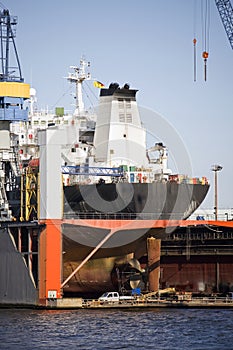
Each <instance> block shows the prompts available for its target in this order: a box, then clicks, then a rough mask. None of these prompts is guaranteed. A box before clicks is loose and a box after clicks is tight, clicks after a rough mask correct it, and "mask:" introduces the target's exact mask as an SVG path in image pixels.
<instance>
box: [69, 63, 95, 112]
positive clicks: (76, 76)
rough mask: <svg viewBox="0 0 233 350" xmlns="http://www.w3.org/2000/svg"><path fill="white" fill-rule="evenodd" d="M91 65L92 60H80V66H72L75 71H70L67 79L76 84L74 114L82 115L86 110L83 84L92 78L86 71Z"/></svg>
mask: <svg viewBox="0 0 233 350" xmlns="http://www.w3.org/2000/svg"><path fill="white" fill-rule="evenodd" d="M87 67H90V62H87V61H86V60H85V59H84V58H81V60H80V67H77V66H71V67H70V68H71V69H73V70H74V72H73V73H69V76H68V77H67V80H68V81H69V82H71V83H74V84H75V85H76V95H75V99H76V104H75V112H74V115H76V116H80V115H81V114H82V113H83V112H84V103H83V94H82V84H83V82H84V81H85V80H90V79H91V74H90V73H89V72H86V68H87Z"/></svg>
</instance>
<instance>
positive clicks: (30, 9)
mask: <svg viewBox="0 0 233 350" xmlns="http://www.w3.org/2000/svg"><path fill="white" fill-rule="evenodd" d="M208 1H209V22H208V23H206V26H205V25H204V24H205V22H204V21H203V13H202V11H201V8H202V6H201V3H202V4H205V2H206V0H144V1H141V0H118V1H109V0H108V1H107V0H99V1H96V0H89V1H88V0H86V1H80V0H66V1H62V0H61V1H56V0H47V1H44V0H40V1H29V0H20V1H16V0H2V1H1V3H2V4H4V6H5V7H6V8H8V9H9V10H10V13H11V15H16V16H17V17H18V25H17V37H16V46H17V51H18V55H19V59H20V63H21V68H22V72H23V76H24V79H25V82H27V83H29V84H31V86H32V87H34V88H35V89H36V91H37V98H38V107H39V108H48V109H54V108H55V106H64V107H65V109H66V110H72V109H73V108H74V106H73V97H72V95H71V92H72V90H71V87H70V84H69V83H68V82H67V80H66V79H65V77H67V74H68V72H69V71H70V69H69V67H70V66H72V65H79V61H80V58H81V57H82V56H84V57H85V58H86V59H87V60H88V61H90V62H91V67H90V72H91V74H92V77H93V79H96V80H99V81H101V82H102V83H103V84H105V85H106V86H108V84H109V83H111V82H118V83H119V84H120V85H123V84H124V83H126V82H127V83H129V84H130V86H131V87H132V88H135V89H138V90H139V91H138V93H137V101H138V104H139V106H141V107H143V109H144V110H148V111H150V112H151V111H152V114H151V113H149V114H148V116H149V117H148V118H153V113H156V115H157V114H159V115H160V116H161V120H163V123H165V124H167V125H168V129H167V130H168V132H169V135H170V136H169V137H167V136H166V135H165V139H167V142H168V148H169V152H170V153H171V154H172V158H173V160H174V158H176V154H177V153H176V151H177V152H180V151H179V150H176V143H175V142H169V140H170V139H171V138H173V135H176V136H175V137H178V138H179V139H180V140H181V141H182V144H183V147H184V148H185V152H186V153H187V154H188V155H189V161H190V163H191V168H192V176H194V177H202V176H206V177H207V178H208V179H209V181H210V184H211V188H210V191H209V193H208V195H207V197H206V199H205V201H204V202H203V204H202V207H203V208H213V207H214V173H213V172H212V171H211V166H212V165H214V164H219V165H221V166H222V167H223V169H222V171H221V172H219V173H218V206H219V208H233V163H232V158H231V157H232V156H231V153H232V152H233V98H232V92H233V50H232V49H231V46H230V43H229V41H228V38H227V35H226V33H225V30H224V27H223V25H222V22H221V18H220V15H219V13H218V10H217V7H216V5H215V1H214V0H208ZM231 1H232V0H231ZM203 28H209V30H208V31H206V32H207V33H208V36H207V38H208V40H207V47H205V43H206V42H205V36H204V35H203V33H204V32H205V30H203ZM194 36H195V37H196V38H197V65H196V69H197V77H196V81H195V82H194V73H193V72H194V62H193V61H194V59H193V56H194V51H193V38H194ZM204 49H207V50H208V52H209V58H208V60H207V81H204V63H203V58H202V52H203V51H204ZM90 86H92V85H90ZM92 90H93V91H92V92H90V96H88V97H89V98H91V97H93V98H94V100H93V102H92V103H93V104H96V103H97V97H98V93H99V91H98V89H94V88H93V89H92ZM88 91H89V90H88ZM150 116H151V117H150ZM155 120H156V122H158V118H156V119H155ZM145 124H147V121H145ZM148 124H149V125H150V128H151V130H150V132H151V133H152V134H155V135H157V137H158V138H161V136H164V133H163V132H162V134H161V133H160V125H158V124H156V123H153V121H152V120H150V122H149V123H148ZM151 125H153V126H152V127H151ZM145 126H146V125H145ZM171 130H172V131H173V132H171ZM173 141H174V140H173ZM169 146H171V147H172V149H170V147H169ZM179 157H180V160H179V162H180V163H182V154H179ZM185 159H186V158H185V157H184V162H185ZM173 163H175V161H173ZM182 167H184V169H185V164H181V166H180V167H179V169H178V170H181V171H182V170H183V169H182ZM180 168H181V169H180ZM184 171H185V170H184Z"/></svg>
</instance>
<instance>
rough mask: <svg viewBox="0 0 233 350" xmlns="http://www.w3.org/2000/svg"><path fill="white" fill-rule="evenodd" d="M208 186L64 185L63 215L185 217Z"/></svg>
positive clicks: (200, 198) (203, 195) (139, 184)
mask: <svg viewBox="0 0 233 350" xmlns="http://www.w3.org/2000/svg"><path fill="white" fill-rule="evenodd" d="M208 189H209V185H207V184H206V185H201V184H195V185H194V184H186V183H181V184H178V183H174V182H166V183H162V182H155V183H149V184H147V183H117V184H114V183H110V184H105V183H102V184H97V185H73V186H66V187H64V217H68V218H69V217H73V216H78V217H80V218H82V217H85V215H86V217H88V215H89V218H92V217H93V218H95V217H96V218H98V217H101V215H102V217H103V218H104V216H103V215H104V214H107V215H108V216H106V218H127V216H128V217H131V218H134V217H140V218H142V219H151V218H152V219H163V220H169V219H175V220H181V219H187V218H188V217H189V216H190V215H191V214H192V213H193V212H194V211H195V210H196V209H197V208H198V206H199V205H200V204H201V203H202V202H203V200H204V198H205V197H206V194H207V192H208Z"/></svg>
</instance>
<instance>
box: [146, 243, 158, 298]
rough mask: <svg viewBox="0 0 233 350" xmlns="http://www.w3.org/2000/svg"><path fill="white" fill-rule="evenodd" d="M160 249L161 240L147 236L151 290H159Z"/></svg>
mask: <svg viewBox="0 0 233 350" xmlns="http://www.w3.org/2000/svg"><path fill="white" fill-rule="evenodd" d="M160 251H161V240H160V239H156V238H154V237H150V238H147V254H148V274H149V276H148V278H149V290H150V291H151V292H156V291H158V290H159V278H160Z"/></svg>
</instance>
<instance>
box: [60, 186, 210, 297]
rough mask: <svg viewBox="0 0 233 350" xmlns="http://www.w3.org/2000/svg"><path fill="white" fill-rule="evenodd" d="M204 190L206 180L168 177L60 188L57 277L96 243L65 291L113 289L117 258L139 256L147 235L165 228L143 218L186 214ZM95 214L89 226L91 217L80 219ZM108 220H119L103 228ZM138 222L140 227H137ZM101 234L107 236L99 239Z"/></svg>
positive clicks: (159, 234)
mask: <svg viewBox="0 0 233 350" xmlns="http://www.w3.org/2000/svg"><path fill="white" fill-rule="evenodd" d="M208 189H209V186H208V185H201V184H200V185H199V184H196V185H192V184H177V183H169V182H168V183H152V184H126V183H119V184H100V185H86V186H85V185H84V186H77V185H75V186H68V187H64V195H65V204H64V218H66V219H64V221H63V224H62V235H63V252H64V254H63V273H64V276H63V278H64V279H66V278H67V277H68V276H69V275H70V274H71V272H72V271H74V270H75V269H76V268H77V266H79V265H80V263H81V262H82V261H83V260H84V259H85V258H86V257H87V256H88V255H89V254H91V252H92V251H93V250H94V249H95V248H96V247H97V246H98V245H99V248H98V249H97V250H96V252H95V254H94V255H93V256H92V257H91V258H90V259H89V261H88V262H87V263H86V264H85V265H84V266H83V267H82V268H81V270H79V271H78V273H77V274H75V275H74V277H73V278H72V279H71V280H70V282H69V284H68V286H66V291H68V292H78V293H87V292H90V291H93V292H99V293H100V292H103V291H106V290H107V289H109V288H110V287H111V288H113V287H114V282H113V281H112V276H113V274H114V269H115V266H116V263H117V261H119V260H122V261H124V262H127V261H129V260H130V259H131V258H132V256H133V257H134V258H135V259H140V258H141V257H142V256H144V255H145V254H146V253H147V247H146V239H147V237H148V236H153V237H155V238H162V237H163V236H164V233H165V231H166V229H165V228H156V227H153V226H152V225H151V222H152V221H151V220H146V219H152V220H158V219H159V220H161V219H163V220H171V219H174V220H181V219H186V218H187V217H188V216H190V215H191V214H192V213H193V212H194V210H196V208H197V207H198V206H199V205H200V203H201V202H202V201H203V199H204V198H205V196H206V194H207V191H208ZM97 197H98V200H97ZM100 209H102V210H100ZM67 218H70V219H67ZM71 218H72V219H71ZM99 218H101V219H102V220H99V221H98V220H96V222H98V223H95V225H94V224H93V225H91V224H90V222H91V220H87V221H85V219H99ZM75 219H77V220H75ZM112 219H113V221H114V219H121V226H119V227H118V228H116V227H115V228H114V229H113V228H111V225H109V227H108V223H109V221H110V220H112ZM124 219H125V220H124ZM127 219H128V220H127ZM129 219H131V220H129ZM94 221H95V220H93V222H94ZM142 221H143V227H141V226H140V222H142ZM104 223H106V224H105V225H104ZM147 223H148V225H147ZM106 237H109V238H108V239H107V240H106V241H104V240H105V238H106ZM115 287H116V286H115ZM111 288H110V289H111Z"/></svg>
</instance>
